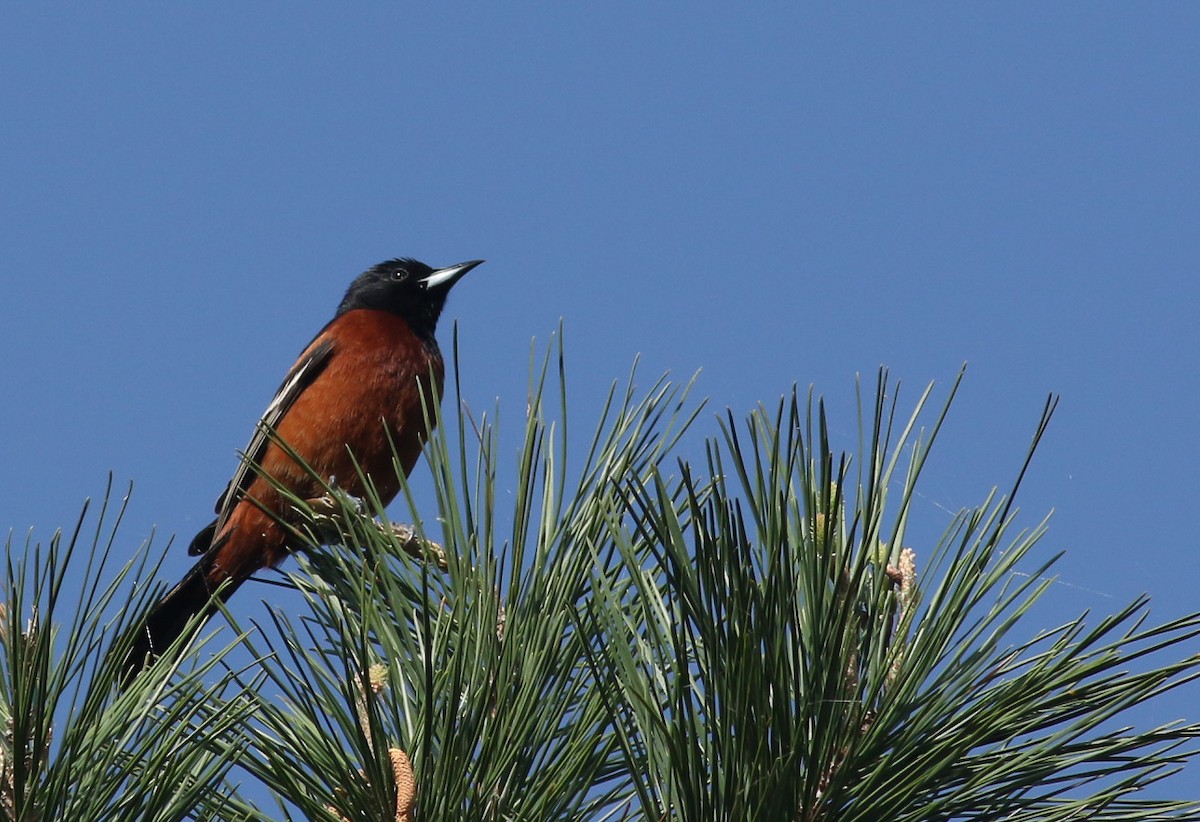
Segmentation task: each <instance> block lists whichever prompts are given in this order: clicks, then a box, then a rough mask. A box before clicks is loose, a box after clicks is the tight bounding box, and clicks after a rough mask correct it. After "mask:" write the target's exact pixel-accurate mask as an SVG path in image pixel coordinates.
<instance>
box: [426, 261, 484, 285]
mask: <svg viewBox="0 0 1200 822" xmlns="http://www.w3.org/2000/svg"><path fill="white" fill-rule="evenodd" d="M482 262H483V260H471V261H470V262H467V263H459V264H458V265H452V266H449V267H448V268H439V269H438V270H437V271H435V272H433V273H432V274H430V275H429V276H428V277H426V278H425V279H424V280H422V281H421V285H423V286H425V288H426V290H429V289H434V288H441V289H442V290H444V291H449V290H450V286H452V285H454V284H455V283H456V282H458V281H459V280H460V279H461V278H462V276H463V275H464V274H466V273H467V272H468V271H470V270H471V269H472V268H474V267H475V266H477V265H479V264H480V263H482Z"/></svg>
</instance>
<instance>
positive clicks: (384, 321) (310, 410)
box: [125, 258, 483, 677]
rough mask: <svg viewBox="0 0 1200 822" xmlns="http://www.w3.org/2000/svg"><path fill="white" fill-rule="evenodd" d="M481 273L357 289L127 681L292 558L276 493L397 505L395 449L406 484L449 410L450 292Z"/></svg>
mask: <svg viewBox="0 0 1200 822" xmlns="http://www.w3.org/2000/svg"><path fill="white" fill-rule="evenodd" d="M482 262H483V260H471V261H469V262H465V263H459V264H457V265H452V266H448V267H446V268H438V269H434V268H432V267H430V266H428V265H426V264H425V263H422V262H419V261H417V260H414V259H411V258H397V259H392V260H387V261H385V262H382V263H379V264H378V265H375V266H373V267H371V268H369V269H367V270H366V271H365V272H363V273H362V274H361V275H359V276H358V277H357V278H355V279H354V281H353V282H352V283H351V284H350V287H349V288H348V289H347V290H346V293H345V296H344V297H343V298H342V301H341V303H339V305H338V307H337V311H336V313H335V314H334V316H333V319H331V320H330V321H329V322H328V323H327V324H326V325H325V327H324V328H322V329H321V330H320V331H319V332H318V333H317V335H316V336H315V337H313V339H312V342H310V343H309V344H308V345H307V346H306V347H305V348H304V350H303V351H302V352H301V354H300V356H299V358H298V359H297V360H296V363H295V364H294V365H293V366H292V367H291V369H290V370H289V371H288V372H287V375H286V376H285V377H284V379H283V383H282V384H281V385H280V387H279V390H278V391H277V392H276V393H275V396H274V398H273V399H272V400H271V402H270V403H269V404H268V405H267V409H266V411H265V412H264V413H263V416H262V418H261V420H260V421H259V423H258V425H257V426H256V428H255V433H254V435H253V437H251V439H250V442H249V444H248V445H247V446H246V448H245V450H244V451H243V452H242V454H243V457H242V460H241V462H240V464H239V467H238V468H237V470H236V472H235V473H234V475H233V478H232V479H231V480H230V481H229V484H228V486H227V487H226V489H225V491H224V492H223V493H222V494H221V495H220V496H219V497H218V498H217V503H216V507H215V513H216V518H215V519H214V520H213V521H212V522H211V523H210V524H209V525H207V526H205V527H204V528H203V529H201V531H200V532H199V533H198V534H197V535H196V536H195V538H194V539H193V540H192V541H191V544H190V545H189V546H188V553H189V554H190V555H193V556H199V557H200V559H199V560H198V561H197V562H196V564H195V566H193V567H192V569H191V570H190V571H189V572H188V573H187V574H186V575H185V576H184V577H183V579H182V580H181V581H180V582H179V583H178V584H177V585H176V586H175V587H174V588H172V589H171V590H170V591H168V592H167V594H166V595H165V596H164V597H163V598H162V599H161V600H159V601H158V602H157V603H156V604H155V605H153V606H152V607H151V608H150V610H149V612H148V615H147V617H146V620H145V622H144V624H142V625H141V626H140V629H139V630H137V631H136V636H135V638H134V641H133V645H132V650H131V651H130V652H129V655H128V656H127V658H126V662H125V674H126V676H127V677H128V676H130V675H133V674H136V673H137V672H138V671H140V670H143V669H144V668H145V667H146V666H147V665H149V664H150V663H152V662H153V661H154V660H155V659H157V658H158V656H160V655H161V653H162V652H163V651H164V650H165V649H166V648H167V647H168V646H169V645H170V644H171V643H172V642H173V641H174V640H175V639H177V638H178V637H179V636H180V635H181V634H183V632H184V631H185V630H186V629H187V626H188V625H189V623H191V620H192V619H193V617H197V616H200V617H202V619H200V620H197V621H196V623H191V624H200V623H202V622H203V621H204V619H207V618H208V617H210V616H212V614H213V613H214V612H215V611H216V610H217V604H216V603H217V601H218V600H219V601H224V600H227V599H228V598H229V597H230V596H231V595H232V594H233V593H234V591H236V590H237V588H238V586H240V585H241V584H242V583H243V582H245V581H246V579H248V578H249V577H250V576H251V575H252V574H254V573H256V572H257V571H260V570H262V569H264V568H269V567H273V566H275V565H277V564H279V563H280V562H281V561H282V560H283V559H284V558H285V557H286V556H287V555H288V554H289V553H290V551H291V550H292V546H291V545H289V534H290V531H289V528H288V523H289V520H293V521H294V520H295V518H296V514H295V513H294V510H293V508H292V506H291V505H290V504H289V503H288V502H287V497H286V494H284V493H283V492H282V491H281V490H280V487H282V488H283V489H286V490H287V492H290V493H291V494H294V495H295V496H297V497H299V498H300V499H313V498H317V497H320V496H322V495H323V494H324V493H325V490H326V489H325V487H324V485H323V482H324V483H331V484H335V485H336V486H337V487H338V488H339V489H340V490H342V491H344V492H346V493H348V494H350V495H352V496H358V497H362V496H364V495H365V492H366V490H367V489H366V488H364V487H363V486H364V483H363V482H362V480H361V479H360V472H361V476H366V477H368V478H369V479H370V480H371V483H372V486H373V489H374V491H375V492H376V493H377V494H378V497H379V499H380V501H381V502H382V503H383V504H385V505H386V504H387V503H389V502H391V500H392V499H393V498H394V497H395V496H396V494H397V493H398V491H399V490H400V479H399V477H398V476H397V473H396V467H395V465H394V464H393V456H392V455H393V448H394V450H395V455H396V456H397V457H398V458H399V467H400V469H401V470H402V471H403V472H404V474H405V476H407V475H408V474H409V473H410V472H411V471H412V469H413V467H414V466H415V465H416V462H417V459H418V457H419V456H420V454H421V450H422V447H423V445H424V443H425V441H426V439H427V438H428V436H429V434H430V429H431V427H432V422H429V423H427V420H431V419H432V417H433V410H432V409H433V408H434V405H435V404H437V403H439V402H440V399H441V393H442V383H443V380H444V375H445V366H444V363H443V360H442V355H441V351H440V350H439V348H438V344H437V337H436V335H435V332H436V330H437V322H438V318H439V317H440V315H441V313H442V309H443V307H444V306H445V304H446V298H447V296H448V294H449V292H450V289H451V288H452V287H453V286H454V284H455V283H456V282H458V281H459V280H460V279H461V278H462V277H463V276H464V275H465V274H466V273H467V272H469V271H471V269H473V268H475V267H476V266H478V265H479V264H480V263H482ZM422 397H423V398H424V399H422ZM281 443H282V445H281ZM289 450H290V451H291V452H293V453H292V454H290V453H288V452H289ZM293 454H294V455H295V457H299V458H300V460H302V461H303V462H304V464H305V465H307V466H308V469H305V468H304V467H303V466H301V465H300V464H299V463H298V462H297V461H296V459H295V458H294V457H293ZM268 478H270V479H268ZM276 484H278V486H279V487H277V485H276ZM214 593H216V594H217V597H216V599H215V600H214V597H213V594H214Z"/></svg>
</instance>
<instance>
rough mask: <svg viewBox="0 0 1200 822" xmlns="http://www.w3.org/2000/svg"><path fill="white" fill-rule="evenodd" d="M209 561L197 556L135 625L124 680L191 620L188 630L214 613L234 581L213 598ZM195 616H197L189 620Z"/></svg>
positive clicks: (176, 636) (140, 667)
mask: <svg viewBox="0 0 1200 822" xmlns="http://www.w3.org/2000/svg"><path fill="white" fill-rule="evenodd" d="M211 565H212V560H211V555H209V556H207V557H204V558H203V559H201V560H200V561H199V562H198V563H196V565H195V566H194V567H193V568H192V570H190V571H188V573H187V576H185V577H184V578H183V579H182V580H180V582H179V584H178V585H176V586H175V587H174V588H172V589H171V590H170V591H168V592H167V595H166V596H165V597H163V598H162V599H161V600H160V601H159V602H158V604H157V605H155V606H154V607H153V608H151V609H150V613H149V614H148V615H147V616H146V622H145V624H143V625H141V626H140V627H139V628H138V629H137V638H136V640H135V641H134V644H133V648H132V649H131V650H130V652H129V656H128V657H126V659H125V667H124V675H125V678H126V680H129V679H131V678H132V677H134V676H136V675H137V674H139V673H140V672H141V671H142V670H144V669H145V668H147V667H149V666H150V664H151V663H153V662H154V660H156V659H158V658H159V657H160V656H162V653H163V652H164V651H165V650H166V649H167V648H169V647H170V646H171V643H172V642H174V641H175V640H176V639H178V638H179V637H180V636H182V635H183V633H184V631H186V630H187V629H188V624H189V623H192V626H191V627H192V630H196V629H198V628H199V627H200V626H201V625H203V624H204V621H205V620H207V619H208V618H209V617H211V616H212V615H213V614H214V613H216V610H217V601H219V600H224V599H227V598H228V597H229V595H230V594H232V593H233V591H234V589H235V588H236V587H237V585H236V583H234V584H225V585H224V586H223V587H221V591H220V594H219V595H218V599H217V600H214V599H213V595H212V589H213V588H216V587H217V586H216V585H214V584H213V582H212V581H211V580H210V579H209V569H210V567H211ZM197 616H199V617H201V619H199V620H197V621H195V622H192V620H193V618H194V617H197Z"/></svg>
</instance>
